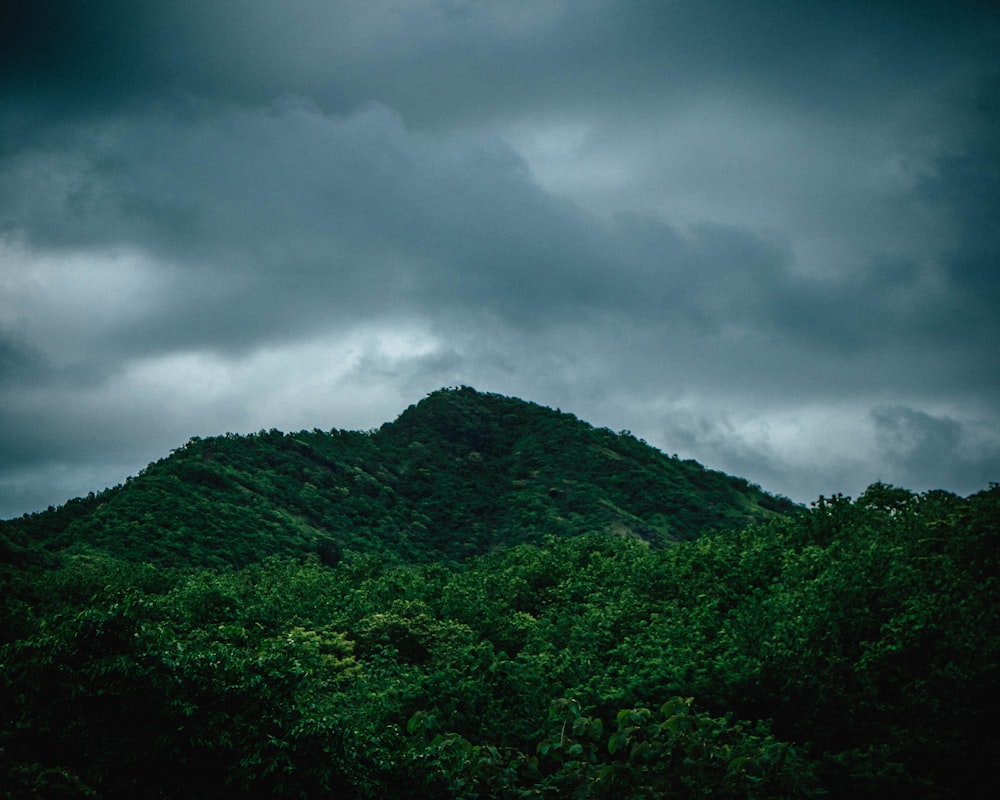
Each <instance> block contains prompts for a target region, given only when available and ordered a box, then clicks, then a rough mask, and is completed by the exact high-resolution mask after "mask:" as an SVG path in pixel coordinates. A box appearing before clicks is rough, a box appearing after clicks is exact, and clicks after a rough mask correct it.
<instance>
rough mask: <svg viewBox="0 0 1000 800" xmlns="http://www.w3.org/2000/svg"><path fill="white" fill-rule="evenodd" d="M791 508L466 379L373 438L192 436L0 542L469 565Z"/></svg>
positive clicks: (182, 561) (181, 555) (126, 553)
mask: <svg viewBox="0 0 1000 800" xmlns="http://www.w3.org/2000/svg"><path fill="white" fill-rule="evenodd" d="M794 509H795V506H794V505H793V504H792V503H791V502H790V501H788V500H786V499H784V498H779V497H773V496H771V495H768V494H767V493H765V492H764V491H763V490H761V489H760V488H759V487H756V486H754V485H752V484H750V483H748V482H747V481H745V480H743V479H741V478H734V477H731V476H728V475H725V474H723V473H721V472H715V471H712V470H709V469H706V468H705V467H703V466H701V465H700V464H698V463H697V462H695V461H690V460H680V459H678V458H676V457H670V456H667V455H664V454H663V453H661V452H660V451H658V450H656V449H655V448H653V447H651V446H649V445H647V444H646V443H644V442H642V441H640V440H638V439H636V438H635V437H633V436H632V435H631V434H629V433H627V432H622V433H615V432H613V431H610V430H608V429H599V428H595V427H593V426H591V425H589V424H588V423H586V422H583V421H581V420H579V419H577V418H576V417H575V416H573V415H572V414H567V413H563V412H560V411H555V410H553V409H550V408H545V407H543V406H539V405H536V404H533V403H529V402H525V401H523V400H519V399H515V398H510V397H504V396H501V395H498V394H492V393H483V392H478V391H476V390H474V389H471V388H468V387H459V388H449V389H442V390H440V391H436V392H433V393H432V394H430V395H428V396H427V397H425V398H424V399H423V400H422V401H420V402H419V403H417V404H415V405H412V406H410V407H409V408H407V409H406V410H405V411H404V412H403V413H402V414H401V415H400V416H399V417H398V418H397V419H396V420H395V421H394V422H390V423H386V424H384V425H383V426H382V427H381V428H379V429H377V430H373V431H367V432H360V431H341V430H333V431H330V432H324V431H319V430H313V431H300V432H298V433H287V434H286V433H282V432H281V431H277V430H271V431H261V432H260V433H257V434H251V435H246V436H240V435H235V434H226V435H224V436H218V437H212V438H208V439H199V438H194V439H192V440H191V441H189V442H188V443H187V444H186V445H184V446H183V447H181V448H179V449H177V450H175V451H173V452H172V453H171V454H170V455H169V456H168V457H166V458H163V459H161V460H160V461H157V462H156V463H153V464H150V465H149V466H148V467H147V468H146V469H144V470H142V471H141V472H140V473H139V475H137V476H136V477H134V478H129V479H128V480H127V481H126V482H125V484H124V485H122V486H118V487H115V488H113V489H108V490H106V491H104V492H102V493H101V494H99V495H90V496H88V497H87V498H81V499H77V500H72V501H70V502H68V503H66V504H65V505H64V506H62V507H60V508H58V509H50V510H49V511H47V512H44V513H41V514H34V515H30V516H27V515H26V516H24V517H22V518H20V519H17V520H9V521H6V522H3V523H0V536H2V539H6V540H7V541H6V543H3V542H2V541H0V544H3V546H4V549H6V550H7V551H8V553H9V554H10V555H9V556H8V559H9V560H14V557H15V556H16V555H17V554H19V553H21V551H22V550H24V549H25V548H28V549H30V548H31V546H33V545H36V544H39V543H41V544H44V546H45V548H46V550H47V551H48V552H55V553H59V552H66V553H74V552H88V551H103V552H107V553H110V554H112V555H114V556H116V557H120V558H127V559H130V560H137V561H148V562H152V563H157V564H163V565H171V566H218V567H223V566H242V565H245V564H247V563H251V562H253V561H257V560H260V559H261V558H264V557H266V556H268V555H282V556H288V555H293V556H294V555H303V554H307V553H310V552H315V553H318V554H319V556H320V558H321V560H324V561H326V562H328V563H332V562H333V561H336V560H337V559H338V558H340V557H341V556H342V555H343V554H344V553H346V552H355V553H358V552H361V553H375V554H378V555H379V556H381V557H382V558H384V559H386V560H388V561H391V562H428V561H436V560H442V559H443V560H446V561H460V560H463V559H465V558H467V557H470V556H474V555H477V554H481V553H484V552H488V551H491V550H495V549H498V548H503V547H508V546H511V545H515V544H519V543H522V542H532V541H538V540H540V539H541V538H542V537H544V536H546V535H550V534H556V535H565V536H574V535H579V534H583V533H591V532H606V533H608V534H612V535H619V536H633V537H638V538H641V539H643V540H646V541H647V542H649V543H650V544H651V545H653V546H663V545H666V544H668V543H670V542H674V541H680V540H686V539H691V538H694V537H696V536H697V535H699V534H700V533H701V532H703V531H705V530H710V529H718V528H723V527H741V526H743V525H745V524H747V523H750V522H754V521H759V520H761V519H765V518H768V517H771V516H776V515H783V514H787V513H790V512H792V511H793V510H794Z"/></svg>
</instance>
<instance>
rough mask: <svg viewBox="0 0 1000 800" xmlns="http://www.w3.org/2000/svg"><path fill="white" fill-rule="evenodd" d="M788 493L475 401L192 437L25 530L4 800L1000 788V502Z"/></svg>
mask: <svg viewBox="0 0 1000 800" xmlns="http://www.w3.org/2000/svg"><path fill="white" fill-rule="evenodd" d="M458 410H461V411H462V413H463V414H464V416H463V415H456V412H457V411H458ZM498 410H503V411H505V412H506V413H507V414H508V416H504V415H500V416H497V411H498ZM524 417H530V418H532V419H533V420H534V422H533V423H532V424H530V425H528V424H523V422H524V419H523V418H524ZM462 420H464V421H465V423H464V424H461V423H462ZM519 421H520V423H519ZM557 442H558V443H561V445H562V447H563V449H562V451H561V452H553V447H554V445H555V443H557ZM320 443H325V444H324V445H322V446H321V444H320ZM324 447H325V449H324ZM237 454H243V456H242V458H244V459H245V461H241V460H240V458H239V457H238V456H237ZM260 454H266V456H267V457H273V458H274V459H275V461H274V463H273V464H271V465H270V467H269V469H270V471H271V473H272V474H269V475H267V476H263V475H257V474H256V472H257V470H258V468H259V467H254V466H252V464H258V465H259V463H260V462H259V461H258V460H257V458H258V456H259V455H260ZM401 454H407V455H406V457H405V458H404V457H403V455H401ZM571 454H575V456H574V455H571ZM389 455H392V458H389ZM282 459H284V460H282ZM322 459H325V462H324V461H322ZM583 462H586V463H583ZM324 464H325V469H321V466H320V465H324ZM379 465H381V467H382V470H380V469H379ZM386 465H391V468H390V466H386ZM616 466H617V467H618V468H620V469H621V470H622V472H623V473H624V475H625V478H624V479H616V478H618V477H619V473H617V472H616V470H615V467H616ZM196 469H201V470H203V473H202V474H201V476H200V477H193V476H192V472H191V471H192V470H196ZM260 469H262V468H260ZM310 470H313V472H310ZM327 473H329V474H330V475H333V476H335V479H334V478H331V479H327V478H326V477H323V476H325V475H326V474H327ZM184 475H186V476H187V477H186V478H184V477H182V476H184ZM208 475H212V476H214V477H212V478H209V477H208ZM151 476H152V478H154V480H147V479H149V478H150V477H151ZM251 479H256V480H257V483H255V484H251V483H250V481H251ZM324 480H326V481H328V483H323V482H322V481H324ZM664 484H665V485H664ZM306 485H309V486H311V487H312V489H311V490H310V491H314V492H315V493H316V494H317V495H319V496H320V497H323V496H324V495H325V494H326V493H327V492H331V493H332V492H336V493H337V496H338V497H340V498H341V499H342V505H343V506H344V507H345V508H346V509H348V510H346V511H343V512H341V513H342V517H340V519H341V520H342V521H341V523H340V525H341V526H347V525H348V522H347V520H349V521H350V524H351V525H353V526H354V527H350V528H349V529H348V530H346V531H344V530H342V529H341V527H338V526H334V525H329V526H324V525H323V523H322V520H323V519H324V517H323V516H322V515H320V514H319V511H318V510H317V512H316V516H314V517H308V516H307V515H306V514H305V511H304V509H305V508H306V507H307V504H306V502H305V500H302V499H301V498H299V499H295V500H294V501H293V500H287V501H286V502H284V503H277V502H276V499H277V498H280V497H281V494H280V492H281V490H282V488H283V489H284V490H285V491H287V492H288V493H289V495H291V494H292V493H293V492H298V493H300V494H301V493H303V492H304V491H305V489H304V487H305V486H306ZM696 489H697V490H698V492H701V493H700V494H697V492H696ZM343 490H346V491H343ZM133 491H136V494H134V495H130V492H133ZM156 492H159V493H160V495H157V494H156ZM393 493H394V494H393ZM693 496H698V497H699V498H701V499H700V500H698V501H697V502H701V503H704V504H705V507H704V508H694V509H689V510H688V511H687V513H688V516H687V517H685V516H683V515H682V516H679V517H675V516H672V514H671V513H670V511H671V510H673V509H675V508H686V507H687V506H686V504H687V503H688V502H694V501H691V500H690V498H691V497H693ZM157 497H159V499H158V501H157V502H156V503H154V502H153V501H154V499H156V498H157ZM210 497H217V498H220V499H219V501H218V502H219V504H220V509H221V511H220V512H219V513H218V514H217V515H216V516H213V517H212V520H213V522H212V523H211V525H209V524H208V523H200V524H199V523H197V521H196V520H195V517H194V515H193V512H189V511H186V510H184V508H182V506H183V504H184V503H191V504H197V503H200V505H196V506H195V507H196V508H198V509H202V510H204V511H205V513H209V512H211V509H210V501H209V500H207V499H206V498H210ZM236 497H242V498H244V499H245V502H246V506H245V507H246V509H247V511H246V513H247V515H248V516H247V517H246V519H245V520H244V522H247V521H250V522H252V524H254V525H263V527H259V528H251V529H249V530H242V529H241V528H240V525H242V524H244V522H240V519H241V518H237V517H234V516H230V515H235V514H237V513H238V510H239V509H240V508H241V506H240V503H239V502H238V501H237V500H236V499H235V498H236ZM296 497H297V498H298V495H296ZM428 498H431V499H434V501H435V502H433V503H431V502H427V500H428ZM447 498H453V502H452V503H451V507H449V504H448V503H447V502H446V499H447ZM727 498H728V499H727ZM144 502H148V503H149V504H150V505H149V506H148V511H147V512H146V513H148V514H149V519H148V520H147V519H143V518H142V517H141V516H139V509H140V508H141V507H142V503H144ZM669 503H672V504H673V505H668V504H669ZM116 504H118V505H116ZM254 504H257V505H254ZM366 504H367V505H366ZM519 504H524V505H525V506H526V507H527V510H525V509H522V508H519V507H518V505H519ZM712 504H714V505H712ZM340 507H341V506H340V505H337V504H333V503H329V504H327V505H323V506H322V508H329V509H334V508H340ZM769 507H770V510H769ZM366 508H367V509H369V510H370V511H373V512H375V513H377V514H388V515H389V516H390V517H391V516H392V513H393V511H394V510H395V511H396V513H397V516H396V517H392V519H391V521H389V522H383V521H382V520H380V519H366V518H365V513H364V509H366ZM415 508H419V509H420V513H421V514H423V517H422V518H417V517H416V516H414V514H415V512H414V511H413V509H415ZM785 508H790V507H789V506H788V504H786V503H784V502H783V501H780V500H775V499H773V498H769V497H768V496H767V495H765V494H763V493H762V492H760V491H759V490H757V489H755V488H754V487H751V486H748V485H747V484H746V483H745V482H742V481H739V480H738V479H732V478H728V477H726V476H723V475H720V474H718V473H712V472H709V471H707V470H704V469H702V468H701V467H699V466H698V465H696V464H693V463H692V462H681V461H678V460H676V459H671V458H667V457H664V456H662V455H660V454H657V453H656V452H655V451H652V450H651V448H648V447H646V446H645V445H643V444H642V443H641V442H638V441H637V440H635V439H634V438H632V437H630V436H627V435H621V434H614V433H611V432H610V431H600V430H595V429H593V428H591V427H590V426H587V425H585V424H583V423H580V422H579V421H577V420H575V419H574V418H572V417H571V416H570V415H566V414H561V413H558V412H555V411H551V410H546V409H540V408H539V407H537V406H531V405H530V404H524V403H521V402H520V401H514V400H509V399H506V398H498V397H496V396H492V395H481V394H478V393H475V392H471V390H458V391H452V392H443V393H435V394H434V395H431V396H430V397H428V398H427V399H425V400H424V401H423V402H422V403H421V404H419V405H417V406H415V407H412V408H411V409H408V410H407V411H406V412H405V413H404V414H403V415H402V416H401V417H400V418H399V419H398V420H397V421H396V422H394V423H392V424H391V425H387V426H384V427H383V428H382V429H380V430H379V431H377V432H370V433H367V434H360V433H357V434H353V433H352V434H340V433H338V434H335V435H331V434H320V433H314V434H304V435H300V434H295V435H291V436H285V435H282V434H277V433H273V434H262V435H260V436H256V437H224V438H222V439H213V440H203V441H196V442H192V443H191V444H189V445H188V446H186V447H185V448H183V449H182V450H180V451H178V453H175V454H173V455H172V456H171V457H170V458H167V459H165V460H164V461H162V462H159V463H158V464H155V465H152V466H150V468H149V469H148V470H146V472H145V473H144V474H143V475H141V476H137V477H136V478H135V480H133V481H130V482H129V483H128V484H127V485H126V486H124V487H122V488H120V489H116V490H112V491H110V492H106V493H103V494H101V495H96V496H95V497H93V498H87V499H83V500H80V501H76V502H74V503H68V504H67V505H66V506H64V507H62V508H61V509H58V510H55V511H53V512H48V513H47V514H41V515H36V516H34V517H28V518H26V519H22V520H17V521H13V522H10V523H7V524H6V525H5V527H4V533H5V535H6V537H7V539H6V541H7V544H6V550H5V555H6V560H7V564H6V565H5V566H3V567H2V568H0V679H2V699H0V797H2V798H5V800H6V799H7V798H23V797H93V798H107V799H108V800H112V799H115V800H117V798H129V799H131V798H154V797H155V798H177V799H180V798H185V799H187V798H191V799H192V800H198V799H199V798H205V800H208V798H213V800H214V799H215V798H244V797H296V798H299V797H304V798H323V797H344V798H363V799H364V800H368V799H369V798H370V799H372V800H374V798H386V799H387V800H393V799H395V798H400V799H402V798H413V797H417V798H422V797H427V798H469V799H471V798H511V799H513V798H540V797H541V798H565V797H571V798H572V797H575V798H615V799H618V798H700V797H704V798H732V800H736V799H737V798H739V799H740V800H742V799H743V798H811V797H816V798H850V799H851V800H859V798H873V799H874V798H880V799H881V798H887V797H888V798H895V797H898V798H904V797H905V798H926V799H927V800H945V799H946V798H977V797H991V796H992V790H993V789H994V788H995V786H996V783H997V781H996V777H995V767H994V765H993V763H992V759H993V757H994V755H995V753H996V752H998V746H1000V735H998V733H997V726H996V719H997V712H998V710H1000V709H998V697H1000V567H998V564H1000V487H998V486H995V485H994V486H993V487H992V488H990V489H988V490H985V491H983V492H980V493H978V494H975V495H972V496H970V497H967V498H962V497H958V496H956V495H953V494H950V493H948V492H943V491H935V492H927V493H924V494H914V493H911V492H909V491H906V490H904V489H899V488H895V487H891V486H886V485H882V484H876V485H874V486H872V487H870V488H869V489H868V490H867V491H866V492H865V493H864V494H863V495H861V496H860V497H858V498H857V499H856V500H852V499H849V498H845V497H839V496H836V497H833V498H820V499H819V500H818V501H817V502H816V503H814V504H813V505H812V506H811V507H810V508H802V509H790V510H792V511H794V513H787V514H781V513H776V510H777V511H781V510H784V509H785ZM172 509H173V511H171V510H172ZM276 509H277V510H276ZM174 513H176V515H177V516H178V518H181V519H183V520H185V524H184V525H174V526H173V527H171V525H170V519H171V514H174ZM324 513H325V514H332V513H333V511H326V512H324ZM269 514H270V515H271V516H268V515H269ZM283 514H285V515H287V518H286V517H284V516H282V515H283ZM408 515H409V516H408ZM698 515H701V516H698ZM289 519H291V520H292V522H288V520H289ZM331 519H332V517H331ZM101 520H103V521H101ZM128 520H131V521H132V522H131V524H133V525H135V526H136V528H137V530H130V529H128V528H127V526H126V521H128ZM157 520H161V522H160V530H161V531H162V533H160V534H158V535H159V536H160V538H153V539H152V541H150V542H148V543H147V542H144V541H143V539H142V537H143V536H146V535H152V534H156V532H157V528H156V525H157ZM414 520H416V521H417V522H418V523H420V522H421V521H422V525H423V526H424V528H423V529H420V530H419V531H418V532H413V531H407V530H406V529H405V526H406V525H409V524H412V523H413V521H414ZM484 520H485V522H484ZM678 520H683V522H678ZM699 520H700V523H699ZM265 523H266V524H265ZM477 523H478V524H479V525H480V527H478V528H477V527H476V525H477ZM698 524H704V525H705V527H706V528H707V529H713V528H714V530H707V531H706V532H705V533H703V534H702V535H700V536H699V535H697V525H698ZM227 525H232V526H233V527H232V528H227V527H225V526H227ZM213 526H214V527H213ZM448 526H450V527H448ZM296 530H298V531H299V532H300V534H301V538H299V539H296V538H295V536H294V535H293V532H294V531H296ZM444 530H448V531H450V532H451V535H453V536H455V537H456V538H457V543H449V542H448V541H447V540H446V539H445V537H444V534H443V531H444ZM311 531H315V532H316V533H311ZM181 532H183V535H182V533H181ZM320 533H323V534H324V535H328V536H330V537H331V538H332V542H331V544H330V549H323V548H322V547H319V546H318V543H319V544H321V543H322V542H320ZM501 534H504V535H507V536H509V537H510V538H509V539H508V540H505V539H504V538H503V535H501ZM313 536H315V537H316V538H312V537H313ZM118 537H121V538H118ZM338 537H341V538H338ZM39 540H40V541H41V542H42V543H43V544H44V546H43V547H41V548H39V547H38V541H39ZM675 540H679V541H675ZM470 542H471V546H470ZM227 543H228V544H229V545H230V546H231V548H232V554H231V555H228V551H227V547H226V545H227ZM366 544H367V545H369V546H368V547H366V546H365V545H366ZM395 546H398V547H399V548H400V549H399V551H398V552H395V551H394V550H393V547H395ZM256 547H260V548H261V551H260V552H257V551H255V550H254V548H256ZM185 548H189V549H190V551H191V553H192V556H193V560H192V561H190V562H185V561H184V558H183V555H184V553H185V552H186V551H185ZM435 554H436V556H437V557H435Z"/></svg>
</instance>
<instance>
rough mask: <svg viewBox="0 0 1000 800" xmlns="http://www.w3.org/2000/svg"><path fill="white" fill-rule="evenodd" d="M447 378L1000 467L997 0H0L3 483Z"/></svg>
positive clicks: (769, 469) (941, 475)
mask: <svg viewBox="0 0 1000 800" xmlns="http://www.w3.org/2000/svg"><path fill="white" fill-rule="evenodd" d="M459 384H464V385H471V386H474V387H476V388H477V389H480V390H484V391H493V392H499V393H501V394H506V395H514V396H518V397H522V398H524V399H527V400H532V401H535V402H538V403H541V404H544V405H548V406H551V407H553V408H561V409H562V410H564V411H571V412H573V413H575V414H576V415H577V416H578V417H580V418H582V419H584V420H587V421H589V422H591V423H593V424H594V425H597V426H602V427H603V426H607V427H610V428H613V429H615V430H619V429H622V428H627V429H630V430H631V431H633V432H634V433H635V434H636V435H637V436H640V437H641V438H644V439H645V440H646V441H648V442H649V443H650V444H653V445H655V446H656V447H658V448H660V449H661V450H663V451H665V452H667V453H677V454H679V455H681V456H684V457H690V458H695V459H697V460H698V461H700V462H702V463H703V464H705V465H707V466H709V467H712V468H715V469H721V470H724V471H726V472H730V473H733V474H737V475H740V476H743V477H746V478H748V479H750V480H752V481H754V482H756V483H759V484H760V485H762V486H763V487H764V488H765V489H768V490H770V491H772V492H775V493H778V494H784V495H787V496H789V497H791V498H793V499H795V500H798V501H802V502H810V501H812V500H815V499H816V498H817V497H818V496H819V495H821V494H823V495H827V496H829V495H831V494H833V493H835V492H843V493H845V494H850V495H852V496H856V495H857V494H858V493H859V492H861V491H862V490H863V489H864V488H865V487H866V486H867V485H869V484H870V483H872V482H874V481H878V480H881V481H885V482H889V483H894V484H897V485H901V486H905V487H908V488H911V489H914V490H925V489H930V488H945V489H950V490H952V491H957V492H959V493H962V494H968V493H971V492H975V491H978V490H979V489H983V488H986V487H987V486H988V485H989V483H990V482H991V481H1000V6H998V5H997V4H996V3H995V2H991V1H988V0H984V1H983V2H962V1H961V0H946V1H944V2H940V3H936V2H935V3H931V2H917V1H915V2H909V3H900V2H898V0H891V1H887V2H873V1H871V0H869V1H868V2H864V3H861V2H847V1H846V0H844V2H835V3H830V2H808V3H804V2H798V1H797V0H770V1H769V2H753V1H751V0H739V1H736V0H734V1H733V2H712V0H662V2H654V1H653V0H650V1H649V2H627V1H626V0H507V1H503V2H502V1H501V0H495V1H491V0H345V1H344V2H334V1H333V0H330V2H321V1H320V0H311V1H307V0H281V2H278V1H277V0H272V1H271V2H264V1H263V0H244V1H243V2H221V0H220V1H218V2H211V1H210V0H190V1H188V0H171V2H160V1H159V0H156V1H155V2H154V0H117V1H111V0H109V1H106V2H102V1H101V0H94V2H86V3H84V2H72V1H71V0H65V2H54V1H53V0H47V1H45V0H14V1H13V2H11V1H10V0H0V517H11V516H17V515H20V514H21V513H24V512H29V511H34V510H39V509H43V508H45V507H46V506H48V505H49V504H53V505H59V504H61V503H63V502H65V501H66V500H67V499H69V498H71V497H75V496H78V495H81V494H86V493H87V492H88V491H91V490H93V491H100V490H101V489H103V488H104V487H106V486H113V485H115V484H117V483H120V482H121V481H122V480H124V478H125V477H126V476H128V475H133V474H135V473H136V472H137V471H138V470H140V469H141V468H142V467H144V466H145V465H146V464H147V463H149V462H151V461H155V460H157V459H158V458H160V457H162V456H164V455H166V454H168V453H169V452H170V450H171V449H172V448H175V447H178V446H180V445H182V444H183V443H184V442H186V441H187V440H188V439H189V438H190V437H191V436H210V435H214V434H221V433H225V432H227V431H232V432H238V433H244V432H251V431H257V430H259V429H262V428H264V429H270V428H278V429H280V430H284V431H296V430H301V429H312V428H320V429H323V430H329V429H331V428H346V429H367V428H372V427H375V426H378V425H380V424H381V423H383V422H386V421H389V420H392V419H394V418H395V417H396V416H397V415H398V414H399V413H400V412H402V410H403V409H404V408H405V407H406V406H407V405H409V404H411V403H414V402H417V401H419V400H420V399H421V398H422V397H423V396H424V395H425V394H427V393H428V392H430V391H433V390H435V389H438V388H440V387H442V386H448V385H459Z"/></svg>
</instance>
